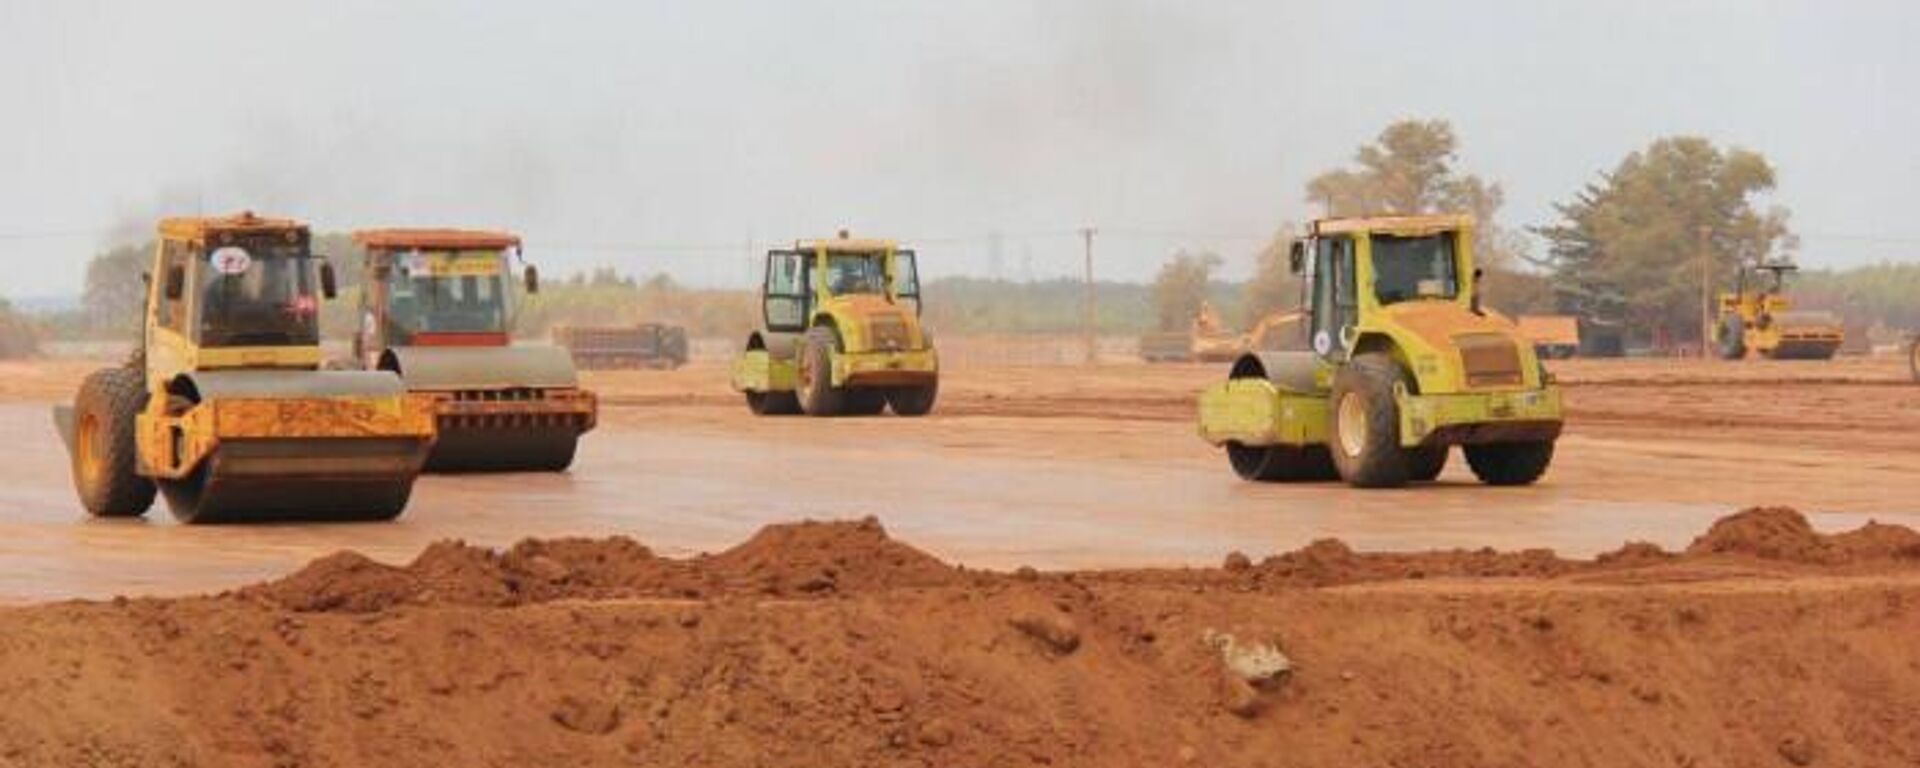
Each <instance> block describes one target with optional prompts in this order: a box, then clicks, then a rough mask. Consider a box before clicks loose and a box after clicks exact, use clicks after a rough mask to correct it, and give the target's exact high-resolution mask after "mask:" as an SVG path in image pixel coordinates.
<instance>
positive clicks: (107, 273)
mask: <svg viewBox="0 0 1920 768" xmlns="http://www.w3.org/2000/svg"><path fill="white" fill-rule="evenodd" d="M153 248H154V244H153V241H151V240H149V241H147V242H145V243H141V244H139V245H122V246H118V247H115V248H112V249H110V250H107V251H105V252H102V253H98V254H95V255H94V257H93V259H92V260H91V261H88V262H87V277H86V282H85V284H84V287H83V288H82V291H81V294H80V308H81V311H82V313H83V314H84V315H85V318H86V325H87V326H88V327H90V328H92V329H94V330H96V331H105V332H107V333H109V334H111V335H113V336H116V337H126V338H134V337H137V336H139V334H140V313H141V312H142V311H143V310H144V309H145V308H146V302H147V297H146V290H147V285H146V282H145V281H143V280H141V279H140V276H141V275H143V274H145V273H146V271H147V267H148V263H147V260H148V259H149V258H151V257H152V254H153Z"/></svg>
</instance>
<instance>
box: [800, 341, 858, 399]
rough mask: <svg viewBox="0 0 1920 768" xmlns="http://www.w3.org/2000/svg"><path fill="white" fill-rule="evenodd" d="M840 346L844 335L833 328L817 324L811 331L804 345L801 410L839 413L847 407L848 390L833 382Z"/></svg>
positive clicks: (801, 350)
mask: <svg viewBox="0 0 1920 768" xmlns="http://www.w3.org/2000/svg"><path fill="white" fill-rule="evenodd" d="M839 349H840V335H839V334H837V333H834V332H833V329H832V328H828V327H824V326H815V327H813V328H812V329H810V330H808V331H807V336H806V338H805V340H804V341H803V342H802V344H801V349H800V371H799V382H798V386H799V395H800V410H802V411H805V412H806V414H807V415H808V416H839V415H840V414H842V413H844V412H845V411H846V408H847V390H846V389H844V388H842V387H836V386H834V385H833V353H834V352H837V351H839Z"/></svg>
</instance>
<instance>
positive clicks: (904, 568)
mask: <svg viewBox="0 0 1920 768" xmlns="http://www.w3.org/2000/svg"><path fill="white" fill-rule="evenodd" d="M958 576H959V572H958V571H957V570H955V569H954V568H952V567H949V566H948V565H946V564H945V563H942V562H940V561H939V560H937V559H935V558H934V557H933V556H932V555H928V554H927V553H925V552H921V551H920V550H918V549H914V548H913V547H910V546H907V545H906V544H902V543H900V542H898V541H895V540H894V539H893V538H892V537H890V536H888V535H887V532H886V529H885V528H883V527H882V526H881V525H880V522H879V521H878V520H875V519H874V518H871V517H869V518H866V519H864V520H858V521H844V522H812V521H807V522H801V523H792V524H782V525H770V526H767V527H765V528H763V529H761V530H760V532H759V533H757V534H755V535H754V537H753V538H752V539H749V540H748V541H747V542H746V543H744V544H741V545H739V546H737V547H734V548H732V549H729V550H726V551H725V552H721V553H719V554H717V555H711V556H703V557H698V558H694V559H691V560H673V559H668V558H663V557H660V556H657V555H655V554H654V553H653V551H652V550H650V549H648V548H647V547H646V546H644V545H642V544H640V543H639V542H637V541H634V540H632V539H629V538H626V537H621V536H615V537H612V538H607V539H585V538H566V539H548V540H541V539H526V540H523V541H521V542H519V543H517V544H515V545H513V547H511V548H509V549H508V550H506V551H505V552H498V551H495V550H492V549H488V548H485V547H476V546H473V545H470V544H467V543H465V542H460V541H441V542H436V543H434V544H432V545H431V546H428V547H427V548H426V550H424V551H422V552H421V553H420V555H419V557H416V558H414V560H413V562H411V563H408V564H407V565H405V566H400V567H395V566H389V565H382V564H380V563H376V562H374V561H372V560H369V559H367V558H366V557H363V556H361V555H359V554H355V553H351V552H339V553H335V554H332V555H328V556H326V557H323V558H320V559H319V560H315V561H313V562H312V563H309V564H308V565H307V566H306V567H305V568H302V569H300V570H299V571H296V572H294V573H293V574H292V575H289V576H287V577H285V578H282V579H278V580H275V581H271V582H267V583H265V584H260V585H256V586H252V587H248V588H245V589H242V590H241V591H240V593H241V594H242V595H243V596H248V597H256V598H261V599H265V600H269V601H271V602H273V603H275V604H278V605H280V606H282V607H285V608H288V609H291V610H295V611H303V612H316V611H336V612H343V613H370V612H374V611H380V610H384V609H387V608H391V607H394V606H399V605H404V604H423V605H424V604H452V605H473V606H512V605H524V604H528V603H538V602H547V601H551V600H569V599H572V600H592V599H611V598H673V599H684V598H700V597H707V596H715V595H722V594H767V595H826V594H836V593H846V592H863V591H869V590H877V589H891V588H896V587H909V586H933V585H939V584H948V583H952V582H953V580H954V579H956V578H958Z"/></svg>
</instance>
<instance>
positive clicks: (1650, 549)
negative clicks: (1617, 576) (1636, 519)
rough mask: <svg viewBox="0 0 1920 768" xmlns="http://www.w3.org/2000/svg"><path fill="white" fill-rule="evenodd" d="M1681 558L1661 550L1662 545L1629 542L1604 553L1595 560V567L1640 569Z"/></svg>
mask: <svg viewBox="0 0 1920 768" xmlns="http://www.w3.org/2000/svg"><path fill="white" fill-rule="evenodd" d="M1679 557H1680V556H1679V555H1676V554H1674V553H1672V552H1668V551H1666V550H1664V549H1661V548H1660V545H1658V544H1653V543H1650V542H1645V541H1629V542H1627V543H1625V544H1622V545H1620V548H1619V549H1616V550H1613V551H1612V552H1602V553H1600V555H1599V556H1598V557H1595V558H1594V559H1593V562H1594V564H1595V565H1599V566H1603V567H1610V568H1639V567H1642V566H1648V565H1659V564H1661V563H1668V562H1672V561H1674V560H1676V559H1678V558H1679Z"/></svg>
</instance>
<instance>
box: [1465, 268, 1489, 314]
mask: <svg viewBox="0 0 1920 768" xmlns="http://www.w3.org/2000/svg"><path fill="white" fill-rule="evenodd" d="M1486 274H1487V271H1486V270H1484V269H1481V268H1479V267H1474V268H1473V299H1472V300H1471V301H1469V302H1468V308H1469V309H1472V310H1473V313H1474V314H1476V315H1484V314H1486V312H1483V311H1481V309H1480V278H1481V277H1483V276H1485V275H1486Z"/></svg>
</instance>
